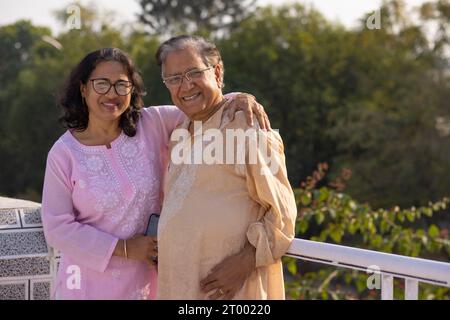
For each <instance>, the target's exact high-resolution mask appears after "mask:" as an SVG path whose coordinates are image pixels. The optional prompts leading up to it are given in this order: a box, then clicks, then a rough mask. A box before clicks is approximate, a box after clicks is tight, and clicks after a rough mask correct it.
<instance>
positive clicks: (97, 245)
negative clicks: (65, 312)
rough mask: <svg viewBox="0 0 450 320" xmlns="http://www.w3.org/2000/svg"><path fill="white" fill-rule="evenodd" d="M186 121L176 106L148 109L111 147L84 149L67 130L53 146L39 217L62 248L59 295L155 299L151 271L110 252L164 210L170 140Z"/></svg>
mask: <svg viewBox="0 0 450 320" xmlns="http://www.w3.org/2000/svg"><path fill="white" fill-rule="evenodd" d="M183 119H184V114H183V113H182V112H181V111H179V110H178V108H176V107H174V106H162V107H152V108H145V109H143V110H142V116H141V119H140V120H139V123H138V127H137V134H136V135H135V136H134V137H128V136H127V135H125V134H124V133H123V132H122V133H121V134H120V136H119V137H118V138H117V139H115V140H114V141H113V142H112V143H111V149H107V148H106V146H85V145H83V144H81V143H80V142H78V141H77V140H76V139H75V138H74V137H73V135H72V133H71V132H70V131H67V132H66V133H65V134H63V135H62V136H61V137H60V138H59V139H58V141H56V143H55V144H54V145H53V147H52V149H51V150H50V152H49V154H48V159H47V167H46V172H45V181H44V189H43V197H42V220H43V224H44V231H45V236H46V239H47V241H48V243H49V245H50V246H52V247H54V248H56V249H58V250H60V252H61V262H60V266H59V271H58V274H57V279H56V282H55V286H54V288H55V291H56V297H57V298H58V299H153V298H154V297H155V295H156V272H155V269H154V268H153V267H149V266H148V265H147V264H146V263H144V262H140V261H136V260H131V259H129V260H126V259H124V258H120V257H115V256H114V257H113V256H112V253H113V251H114V248H115V246H116V243H117V241H118V240H119V239H128V238H130V237H132V236H134V235H136V234H139V233H141V234H142V233H143V232H144V229H145V227H146V225H147V222H148V219H149V216H150V214H151V213H154V212H157V213H159V212H160V211H161V203H162V191H161V190H162V189H161V187H162V183H163V181H162V180H163V175H164V173H165V172H166V168H167V161H168V141H169V137H170V133H171V132H172V130H173V129H174V127H175V126H176V125H177V124H178V123H180V122H181V121H182V120H183ZM78 271H79V275H80V277H79V282H78V283H77V280H76V278H75V277H76V276H77V275H76V274H77V273H78Z"/></svg>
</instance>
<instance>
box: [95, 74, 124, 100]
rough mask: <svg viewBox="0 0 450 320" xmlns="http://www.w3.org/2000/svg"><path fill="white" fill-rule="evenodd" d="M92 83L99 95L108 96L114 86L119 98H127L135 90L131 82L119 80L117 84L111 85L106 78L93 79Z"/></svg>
mask: <svg viewBox="0 0 450 320" xmlns="http://www.w3.org/2000/svg"><path fill="white" fill-rule="evenodd" d="M90 81H92V87H93V88H94V91H95V92H97V93H98V94H107V93H108V92H109V90H111V87H112V86H114V90H115V91H116V93H117V95H119V96H126V95H128V94H129V93H130V92H131V90H132V89H133V83H132V82H131V81H125V80H119V81H116V83H111V82H109V80H108V79H106V78H97V79H91V80H90Z"/></svg>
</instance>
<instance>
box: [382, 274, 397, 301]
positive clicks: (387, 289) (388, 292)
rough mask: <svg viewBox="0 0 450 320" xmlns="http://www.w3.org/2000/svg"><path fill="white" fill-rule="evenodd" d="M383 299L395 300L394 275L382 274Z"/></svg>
mask: <svg viewBox="0 0 450 320" xmlns="http://www.w3.org/2000/svg"><path fill="white" fill-rule="evenodd" d="M381 300H394V277H393V276H390V275H387V274H382V275H381Z"/></svg>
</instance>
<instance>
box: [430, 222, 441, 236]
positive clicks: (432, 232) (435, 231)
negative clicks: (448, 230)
mask: <svg viewBox="0 0 450 320" xmlns="http://www.w3.org/2000/svg"><path fill="white" fill-rule="evenodd" d="M428 235H429V236H430V237H431V238H436V237H437V236H439V228H438V227H437V226H436V225H434V224H432V225H431V226H430V228H428Z"/></svg>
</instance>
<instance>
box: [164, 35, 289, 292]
mask: <svg viewBox="0 0 450 320" xmlns="http://www.w3.org/2000/svg"><path fill="white" fill-rule="evenodd" d="M156 58H157V62H158V64H159V65H160V66H161V67H162V78H163V82H164V83H165V84H166V86H167V88H168V89H169V91H170V95H171V97H172V101H173V103H174V104H175V105H176V106H177V107H178V108H180V109H181V110H182V111H183V112H184V113H185V114H186V115H187V117H188V118H187V119H186V120H185V121H184V122H183V123H182V124H181V125H180V126H179V127H178V128H177V129H175V131H174V133H173V134H172V137H171V143H170V150H171V159H170V163H169V173H168V177H167V180H166V185H165V188H164V190H165V198H164V202H163V210H162V212H161V219H160V222H159V228H158V246H159V255H158V261H159V262H158V266H159V267H158V268H159V271H158V295H157V297H158V298H159V299H207V298H209V299H231V298H233V299H284V297H285V296H284V281H283V271H282V264H281V257H282V256H283V255H284V254H285V252H286V250H287V248H288V247H289V245H290V243H291V241H292V239H293V237H294V226H295V219H296V215H297V209H296V204H295V199H294V195H293V192H292V189H291V186H290V184H289V181H288V179H287V173H286V167H285V161H284V154H283V143H282V140H281V138H280V136H279V135H278V133H276V132H274V131H269V132H265V131H261V130H254V129H257V128H258V127H257V126H254V127H251V126H249V125H248V124H247V123H246V121H245V118H244V117H243V114H242V113H240V112H238V113H236V116H235V118H234V119H230V117H228V116H226V115H225V114H224V112H223V111H224V108H225V107H226V106H227V104H228V103H229V102H228V101H227V99H226V98H225V97H224V96H223V95H222V90H221V88H222V87H223V73H224V67H223V62H222V59H221V57H220V53H219V52H218V50H217V48H216V47H215V45H214V44H212V43H210V42H207V41H206V40H204V39H203V38H200V37H191V36H179V37H175V38H172V39H170V40H168V41H166V42H165V43H163V44H162V45H161V46H160V47H159V49H158V51H157V54H156ZM248 129H250V135H249V137H250V139H249V140H248V141H247V142H245V144H243V145H244V147H243V148H241V149H239V148H236V149H234V151H232V154H231V155H230V154H229V149H228V147H229V146H230V145H231V146H233V143H234V140H233V139H234V138H233V136H232V135H230V134H229V133H236V134H237V135H239V132H241V133H242V132H247V131H244V130H248ZM251 129H253V133H255V134H256V136H258V140H259V141H258V143H261V145H265V147H266V151H268V153H267V154H266V152H264V150H263V149H264V148H259V147H258V148H257V149H253V150H252V147H251V145H253V146H254V143H253V144H252V143H250V142H249V141H250V140H252V141H253V142H255V135H254V136H253V138H252V135H251ZM213 136H214V139H212V137H213ZM180 140H181V141H180ZM198 141H200V142H198ZM212 144H215V145H214V146H212ZM199 146H200V147H199ZM241 147H242V143H241ZM208 148H209V149H208ZM212 149H215V152H212V151H211V150H212ZM207 150H208V152H206V151H207ZM180 151H183V152H181V153H184V155H182V156H180ZM210 151H211V152H210ZM242 152H243V153H244V156H243V154H242ZM252 152H253V160H254V161H251V158H252ZM213 153H214V154H213ZM225 153H227V154H226V157H225V156H224V154H225ZM207 154H209V155H208V156H206V155H207ZM269 154H270V161H268V156H269ZM220 155H222V157H221V156H220ZM239 155H240V156H241V158H245V161H244V162H243V163H240V162H238V161H236V159H237V157H239ZM228 156H230V159H234V161H228V160H229V159H228ZM234 156H236V157H234ZM202 157H203V158H202ZM225 158H226V159H225ZM269 163H270V165H269Z"/></svg>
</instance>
